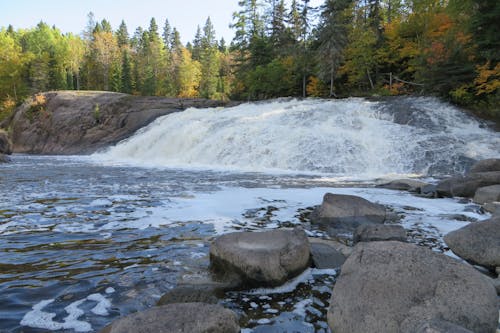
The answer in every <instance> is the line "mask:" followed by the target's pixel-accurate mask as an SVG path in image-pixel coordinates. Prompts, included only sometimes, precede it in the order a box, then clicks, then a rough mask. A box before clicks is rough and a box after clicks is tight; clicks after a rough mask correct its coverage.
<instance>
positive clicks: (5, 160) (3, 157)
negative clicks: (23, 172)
mask: <svg viewBox="0 0 500 333" xmlns="http://www.w3.org/2000/svg"><path fill="white" fill-rule="evenodd" d="M9 162H10V157H9V156H7V155H4V154H0V163H9Z"/></svg>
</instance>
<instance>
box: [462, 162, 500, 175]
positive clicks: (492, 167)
mask: <svg viewBox="0 0 500 333" xmlns="http://www.w3.org/2000/svg"><path fill="white" fill-rule="evenodd" d="M489 171H500V158H489V159H486V160H481V161H479V162H477V163H476V164H474V165H473V166H472V168H471V169H470V171H469V172H470V173H477V172H489Z"/></svg>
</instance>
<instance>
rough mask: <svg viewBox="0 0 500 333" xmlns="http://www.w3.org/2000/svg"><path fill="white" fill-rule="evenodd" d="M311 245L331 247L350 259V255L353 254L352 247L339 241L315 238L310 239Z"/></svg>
mask: <svg viewBox="0 0 500 333" xmlns="http://www.w3.org/2000/svg"><path fill="white" fill-rule="evenodd" d="M308 239H309V244H325V245H327V246H329V247H333V248H334V249H335V250H337V251H338V252H340V253H342V254H343V255H344V257H349V255H350V254H351V253H352V249H353V248H352V246H348V245H346V243H343V242H340V241H339V240H333V239H322V238H315V237H309V238H308Z"/></svg>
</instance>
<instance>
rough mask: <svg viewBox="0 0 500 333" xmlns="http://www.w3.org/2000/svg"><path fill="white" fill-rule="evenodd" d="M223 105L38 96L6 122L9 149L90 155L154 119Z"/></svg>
mask: <svg viewBox="0 0 500 333" xmlns="http://www.w3.org/2000/svg"><path fill="white" fill-rule="evenodd" d="M223 104H224V102H219V101H210V100H204V99H176V98H163V97H138V96H131V95H126V94H119V93H111V92H92V91H58V92H47V93H42V94H39V95H36V96H33V97H32V98H31V99H30V100H28V101H26V102H25V103H24V104H23V105H21V106H20V107H19V108H18V109H17V110H16V111H15V114H14V116H13V117H12V120H11V122H10V127H11V129H12V143H13V150H14V152H15V153H30V154H49V155H50V154H59V155H71V154H91V153H93V152H95V151H97V150H99V149H102V148H104V147H107V146H109V145H112V144H115V143H117V142H118V141H120V140H123V139H125V138H127V137H128V136H130V135H131V134H133V133H134V132H135V131H137V130H138V129H139V128H141V127H144V126H146V125H147V124H149V123H150V122H152V121H153V120H154V119H156V118H157V117H160V116H163V115H166V114H169V113H172V112H177V111H182V110H185V109H187V108H190V107H195V108H207V107H217V106H222V105H223Z"/></svg>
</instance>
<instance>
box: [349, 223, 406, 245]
mask: <svg viewBox="0 0 500 333" xmlns="http://www.w3.org/2000/svg"><path fill="white" fill-rule="evenodd" d="M406 240H407V238H406V230H405V228H403V227H402V226H401V225H399V224H365V225H360V226H359V227H357V228H356V230H355V231H354V235H353V242H354V243H355V244H356V243H359V242H380V241H399V242H406Z"/></svg>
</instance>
